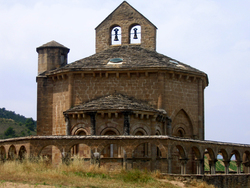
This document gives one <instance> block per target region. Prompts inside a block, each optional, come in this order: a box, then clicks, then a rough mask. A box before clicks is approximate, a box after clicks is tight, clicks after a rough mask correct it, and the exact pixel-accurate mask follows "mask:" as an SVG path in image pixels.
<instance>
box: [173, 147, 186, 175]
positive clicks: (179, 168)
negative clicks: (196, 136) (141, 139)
mask: <svg viewBox="0 0 250 188" xmlns="http://www.w3.org/2000/svg"><path fill="white" fill-rule="evenodd" d="M187 161H188V158H187V155H186V152H185V150H184V148H183V147H182V146H181V145H176V146H173V148H172V173H173V174H186V164H187Z"/></svg>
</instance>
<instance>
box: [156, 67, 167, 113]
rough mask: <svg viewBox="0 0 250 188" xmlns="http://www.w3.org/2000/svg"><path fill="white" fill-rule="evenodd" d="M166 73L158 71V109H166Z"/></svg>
mask: <svg viewBox="0 0 250 188" xmlns="http://www.w3.org/2000/svg"><path fill="white" fill-rule="evenodd" d="M164 82H165V73H163V72H159V73H158V86H159V87H158V105H157V106H158V109H164V95H165V93H164V91H165V83H164Z"/></svg>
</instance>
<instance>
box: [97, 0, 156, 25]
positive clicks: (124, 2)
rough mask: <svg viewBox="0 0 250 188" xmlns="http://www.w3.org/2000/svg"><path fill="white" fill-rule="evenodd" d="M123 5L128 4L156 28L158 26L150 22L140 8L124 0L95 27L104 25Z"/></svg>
mask: <svg viewBox="0 0 250 188" xmlns="http://www.w3.org/2000/svg"><path fill="white" fill-rule="evenodd" d="M122 5H127V6H128V7H129V8H131V9H133V10H134V11H136V12H137V13H138V14H140V15H141V16H142V17H143V18H144V19H145V20H147V21H148V22H149V23H150V24H151V25H152V26H154V27H155V28H156V29H157V27H156V26H155V25H154V24H153V23H152V22H150V21H149V20H148V19H147V18H146V17H145V16H143V14H141V13H140V12H139V11H138V10H136V9H135V8H134V7H132V6H131V5H130V4H129V3H128V2H127V1H123V2H122V3H121V4H120V5H119V6H118V7H117V8H116V9H115V10H114V11H113V12H111V13H110V14H109V15H108V16H107V17H106V18H105V19H104V20H103V21H102V22H101V23H100V24H99V25H98V26H97V27H96V28H95V29H97V28H98V27H99V26H100V25H102V24H103V23H104V22H105V21H106V20H108V19H109V18H110V17H111V16H112V15H113V14H114V13H115V12H116V11H118V10H119V9H120V8H121V7H122Z"/></svg>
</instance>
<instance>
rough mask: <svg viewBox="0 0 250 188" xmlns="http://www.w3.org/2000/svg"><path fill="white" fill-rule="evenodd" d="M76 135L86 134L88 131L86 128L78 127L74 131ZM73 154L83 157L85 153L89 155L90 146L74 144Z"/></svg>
mask: <svg viewBox="0 0 250 188" xmlns="http://www.w3.org/2000/svg"><path fill="white" fill-rule="evenodd" d="M74 135H75V136H86V135H87V133H86V131H85V130H84V129H81V128H80V129H78V130H76V131H75V133H74ZM70 154H71V156H78V157H83V156H84V155H87V154H88V155H89V154H90V151H89V148H86V145H84V144H76V145H74V146H73V147H72V148H71V150H70Z"/></svg>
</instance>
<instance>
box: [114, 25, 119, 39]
mask: <svg viewBox="0 0 250 188" xmlns="http://www.w3.org/2000/svg"><path fill="white" fill-rule="evenodd" d="M114 31H115V39H114V41H119V39H118V31H119V29H117V28H115V29H114Z"/></svg>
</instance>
